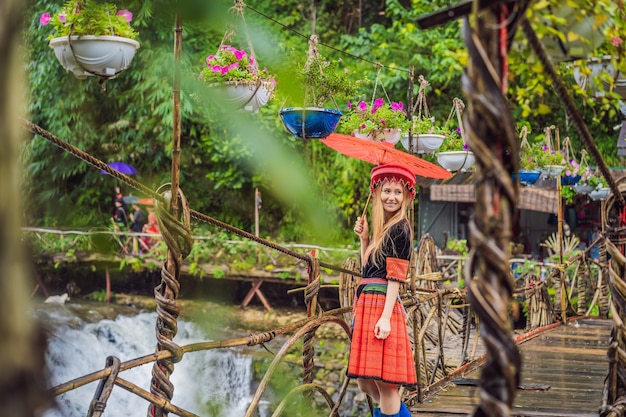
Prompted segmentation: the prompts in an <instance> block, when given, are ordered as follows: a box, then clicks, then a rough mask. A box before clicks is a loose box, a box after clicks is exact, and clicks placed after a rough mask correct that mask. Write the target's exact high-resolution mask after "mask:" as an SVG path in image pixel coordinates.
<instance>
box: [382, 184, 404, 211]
mask: <svg viewBox="0 0 626 417" xmlns="http://www.w3.org/2000/svg"><path fill="white" fill-rule="evenodd" d="M381 187H382V188H381V190H380V199H381V201H382V203H383V209H384V210H385V213H386V214H393V213H395V212H396V211H398V210H400V208H401V207H402V200H404V190H403V189H404V186H403V185H402V184H400V183H399V182H395V181H386V182H384V183H383V184H382V186H381Z"/></svg>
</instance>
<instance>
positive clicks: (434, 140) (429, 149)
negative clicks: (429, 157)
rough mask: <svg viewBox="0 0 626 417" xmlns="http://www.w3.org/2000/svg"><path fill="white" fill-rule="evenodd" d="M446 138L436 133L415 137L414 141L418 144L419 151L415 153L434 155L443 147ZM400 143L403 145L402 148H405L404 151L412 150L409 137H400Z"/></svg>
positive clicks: (421, 134)
mask: <svg viewBox="0 0 626 417" xmlns="http://www.w3.org/2000/svg"><path fill="white" fill-rule="evenodd" d="M444 138H445V136H444V135H439V134H436V133H420V134H419V135H415V136H414V137H413V140H414V141H416V142H417V150H416V151H415V152H414V153H417V154H425V153H426V154H430V153H433V152H435V151H436V150H437V149H439V148H440V147H441V145H442V144H443V140H444ZM400 142H401V143H402V146H404V149H406V150H407V151H408V150H410V149H409V148H410V146H409V135H402V136H401V137H400Z"/></svg>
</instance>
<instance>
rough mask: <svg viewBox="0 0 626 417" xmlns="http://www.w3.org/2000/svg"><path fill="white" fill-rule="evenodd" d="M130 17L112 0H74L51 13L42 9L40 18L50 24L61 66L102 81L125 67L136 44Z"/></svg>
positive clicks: (51, 44)
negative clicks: (58, 10) (105, 1)
mask: <svg viewBox="0 0 626 417" xmlns="http://www.w3.org/2000/svg"><path fill="white" fill-rule="evenodd" d="M132 19H133V14H132V13H131V12H130V11H128V10H120V11H118V10H117V8H116V6H115V5H114V4H111V3H96V2H93V1H90V0H74V1H68V2H67V3H66V4H65V6H64V7H63V8H62V9H61V11H60V12H59V13H57V14H55V15H54V16H52V15H50V14H49V13H43V14H42V15H41V17H40V19H39V22H40V23H41V25H44V26H45V25H48V24H51V26H52V27H53V29H54V31H55V34H54V35H51V36H49V37H48V39H49V40H50V47H51V48H52V49H54V54H55V55H56V57H57V59H58V60H59V62H60V63H61V65H62V66H63V68H65V69H66V70H67V71H70V72H72V73H73V74H74V75H75V76H76V77H77V78H80V79H85V78H87V77H88V76H97V77H100V78H101V79H102V80H103V81H104V80H106V79H109V78H113V77H115V76H116V75H117V74H118V73H120V72H122V71H124V70H125V69H126V68H128V66H129V65H130V63H131V61H132V60H133V58H134V56H135V52H136V51H137V49H138V48H139V42H137V41H136V40H135V39H136V38H137V36H138V34H137V32H136V31H135V30H134V29H133V28H132V27H131V25H130V22H131V21H132Z"/></svg>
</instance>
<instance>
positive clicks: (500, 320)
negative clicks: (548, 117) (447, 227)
mask: <svg viewBox="0 0 626 417" xmlns="http://www.w3.org/2000/svg"><path fill="white" fill-rule="evenodd" d="M526 6H527V4H526V2H515V4H507V5H498V6H493V7H491V8H488V9H486V10H485V11H484V12H478V13H476V14H475V15H474V16H473V17H472V19H471V21H470V20H469V19H468V20H466V22H465V24H464V27H463V37H464V41H465V44H466V45H467V49H468V53H469V57H470V60H469V63H468V66H467V71H466V73H465V74H464V76H463V78H462V85H463V90H464V94H465V96H466V97H467V99H468V100H467V101H468V111H466V112H465V118H464V120H465V127H466V128H467V133H468V141H469V145H470V148H471V149H472V151H473V152H474V154H475V155H476V161H477V166H476V172H475V174H474V178H475V184H476V205H475V214H474V216H473V218H472V219H471V221H470V223H469V229H470V242H471V250H470V255H469V258H468V261H467V263H466V268H465V282H466V283H468V284H469V285H468V287H469V293H468V296H469V300H470V303H471V306H472V308H473V309H474V310H475V311H476V314H477V315H478V317H479V319H480V326H481V327H480V331H481V335H482V336H483V338H484V341H485V346H486V348H487V352H488V355H487V358H488V361H487V364H486V365H485V367H484V368H483V371H482V374H481V379H480V404H479V406H478V407H477V408H476V409H475V410H474V411H473V413H472V415H473V416H480V417H483V416H484V417H487V416H488V417H498V416H509V414H510V410H511V407H512V405H513V400H514V398H515V393H516V391H517V386H518V384H519V381H520V368H521V358H520V354H519V351H518V350H517V346H516V345H515V342H514V341H513V338H512V329H511V324H510V320H509V314H508V306H509V302H510V300H511V297H512V294H513V289H514V284H515V282H514V280H513V276H512V273H511V269H510V267H509V242H510V240H511V230H512V222H513V213H514V210H515V207H517V201H518V193H519V189H518V187H519V186H518V184H517V182H514V181H513V180H512V174H513V173H515V172H517V171H518V169H519V158H518V155H519V142H518V140H517V136H516V133H515V123H514V121H513V117H512V115H511V112H510V110H509V106H508V104H507V100H506V97H505V96H504V92H505V91H506V78H507V53H508V45H507V41H508V39H509V34H510V33H511V35H512V33H514V31H513V32H510V33H509V31H510V30H511V29H513V28H515V26H516V23H517V19H518V18H523V15H524V9H525V8H526ZM509 7H510V9H509ZM511 37H512V36H511ZM510 155H514V156H515V157H514V158H511V157H510Z"/></svg>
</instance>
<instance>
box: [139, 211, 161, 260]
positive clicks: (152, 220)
mask: <svg viewBox="0 0 626 417" xmlns="http://www.w3.org/2000/svg"><path fill="white" fill-rule="evenodd" d="M142 232H143V233H152V234H155V235H158V234H159V233H160V231H159V223H158V222H157V217H156V214H154V212H150V213H149V214H148V223H146V224H145V225H144V226H143V230H142ZM141 241H142V243H143V244H142V245H141V246H142V250H144V251H147V250H150V248H151V247H152V246H154V245H155V244H156V242H157V239H156V238H153V237H148V236H142V237H141Z"/></svg>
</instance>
